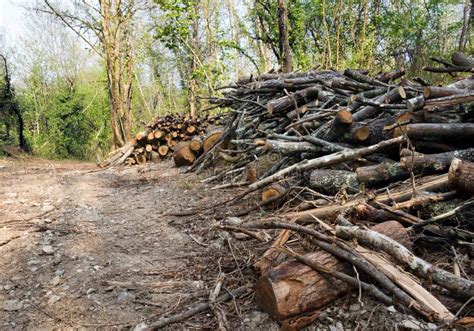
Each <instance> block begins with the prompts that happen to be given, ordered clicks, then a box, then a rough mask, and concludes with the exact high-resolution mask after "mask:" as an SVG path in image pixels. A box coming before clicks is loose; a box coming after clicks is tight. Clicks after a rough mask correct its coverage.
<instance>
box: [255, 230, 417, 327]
mask: <svg viewBox="0 0 474 331" xmlns="http://www.w3.org/2000/svg"><path fill="white" fill-rule="evenodd" d="M372 229H373V230H374V231H378V232H380V233H383V234H385V235H387V236H389V237H390V238H392V239H394V240H396V241H398V242H400V243H401V244H402V245H404V246H406V247H411V242H410V238H409V236H408V233H407V231H406V229H405V228H404V227H403V226H402V225H401V224H400V223H398V222H395V221H390V222H385V223H381V224H378V225H376V226H374V227H372ZM305 257H307V258H310V259H311V260H313V261H316V262H318V263H319V264H322V265H324V266H326V267H328V268H330V269H333V270H336V271H340V272H344V273H347V274H353V268H352V265H351V264H350V263H349V262H346V261H341V260H339V259H338V258H336V257H334V256H333V255H331V254H330V253H327V252H325V251H323V250H318V251H316V252H313V253H309V254H306V255H305ZM353 289H354V288H353V287H352V286H351V285H349V284H347V283H345V282H343V281H340V280H336V279H333V278H331V277H328V276H327V275H323V274H320V273H318V272H316V271H314V270H313V269H311V268H310V267H308V266H307V265H305V264H302V263H300V262H296V261H288V262H284V263H282V264H280V265H279V266H277V267H275V268H273V269H271V270H270V271H269V272H268V273H266V274H265V275H263V276H262V277H260V279H259V280H258V282H257V285H256V290H255V298H256V300H257V302H258V304H259V305H260V307H262V309H263V310H264V311H265V312H267V313H268V314H269V315H271V316H273V317H275V318H277V319H279V320H282V319H286V318H288V317H291V316H295V315H299V314H301V313H304V312H307V311H311V310H315V309H318V308H321V307H323V306H325V305H327V304H329V303H331V302H333V301H334V300H336V299H337V298H340V297H341V296H342V295H344V294H345V293H347V292H349V291H351V290H353Z"/></svg>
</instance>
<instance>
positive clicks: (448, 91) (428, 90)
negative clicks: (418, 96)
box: [423, 86, 469, 99]
mask: <svg viewBox="0 0 474 331" xmlns="http://www.w3.org/2000/svg"><path fill="white" fill-rule="evenodd" d="M468 92H469V91H466V90H464V89H459V88H455V87H448V86H445V87H440V86H426V87H425V88H424V89H423V96H424V97H425V99H434V98H443V97H449V96H450V95H459V94H465V93H468Z"/></svg>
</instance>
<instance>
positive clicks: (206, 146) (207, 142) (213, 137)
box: [202, 130, 222, 153]
mask: <svg viewBox="0 0 474 331" xmlns="http://www.w3.org/2000/svg"><path fill="white" fill-rule="evenodd" d="M221 137H222V131H221V130H215V131H213V132H211V133H209V134H208V135H207V137H206V138H205V139H204V142H203V146H202V148H203V150H204V153H206V152H207V151H208V150H210V149H211V148H212V147H213V146H214V144H215V143H216V142H217V141H218V140H219V139H220V138H221Z"/></svg>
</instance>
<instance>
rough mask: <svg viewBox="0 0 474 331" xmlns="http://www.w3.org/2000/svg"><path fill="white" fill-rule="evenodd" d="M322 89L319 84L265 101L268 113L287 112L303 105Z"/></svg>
mask: <svg viewBox="0 0 474 331" xmlns="http://www.w3.org/2000/svg"><path fill="white" fill-rule="evenodd" d="M321 90H322V87H321V86H320V85H316V86H312V87H308V88H306V89H304V90H300V91H297V92H295V93H292V94H290V95H288V96H284V97H281V98H278V99H275V100H271V101H270V102H268V103H267V110H268V113H269V114H276V113H281V112H287V111H288V110H292V109H295V107H298V106H301V105H304V104H306V103H308V102H310V101H312V100H314V99H316V98H317V97H318V93H319V91H321Z"/></svg>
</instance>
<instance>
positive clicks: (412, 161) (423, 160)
mask: <svg viewBox="0 0 474 331" xmlns="http://www.w3.org/2000/svg"><path fill="white" fill-rule="evenodd" d="M454 158H459V159H463V160H468V161H474V148H468V149H460V150H456V151H452V152H445V153H437V154H421V153H415V155H413V156H411V155H409V156H403V157H401V158H400V166H401V168H402V169H405V170H409V169H410V168H412V166H413V171H414V172H416V173H421V172H423V173H424V174H430V173H436V172H443V171H446V170H447V169H448V168H449V166H450V165H451V161H452V160H453V159H454Z"/></svg>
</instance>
